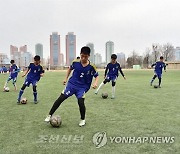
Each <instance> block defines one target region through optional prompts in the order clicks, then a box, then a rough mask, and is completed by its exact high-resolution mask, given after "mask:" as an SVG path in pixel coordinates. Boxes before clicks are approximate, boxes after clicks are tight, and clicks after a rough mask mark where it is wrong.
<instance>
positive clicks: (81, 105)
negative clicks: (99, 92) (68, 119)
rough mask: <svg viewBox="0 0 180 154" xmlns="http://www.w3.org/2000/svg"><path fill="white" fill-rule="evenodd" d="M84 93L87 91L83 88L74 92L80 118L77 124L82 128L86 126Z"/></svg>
mask: <svg viewBox="0 0 180 154" xmlns="http://www.w3.org/2000/svg"><path fill="white" fill-rule="evenodd" d="M86 92H87V90H86V89H84V88H81V89H79V88H77V89H76V92H75V95H76V97H77V100H78V105H79V112H80V116H81V120H80V122H79V126H80V127H81V126H84V125H85V124H86V122H85V114H86V107H85V104H84V101H85V93H86Z"/></svg>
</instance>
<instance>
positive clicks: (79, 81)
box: [45, 46, 98, 126]
mask: <svg viewBox="0 0 180 154" xmlns="http://www.w3.org/2000/svg"><path fill="white" fill-rule="evenodd" d="M89 57H90V48H89V47H86V46H85V47H82V48H81V52H80V59H76V60H74V61H73V62H72V64H71V66H70V68H69V69H68V71H67V75H66V78H65V80H64V81H63V84H66V82H67V80H68V77H69V75H70V74H71V71H72V70H74V71H73V74H72V76H71V77H70V79H69V80H68V82H67V85H66V88H65V90H63V91H62V93H61V95H60V96H59V98H58V99H57V100H56V101H55V102H54V104H53V106H52V108H51V110H50V112H49V115H48V116H47V117H46V119H45V122H49V121H50V118H51V116H52V115H53V114H54V112H55V111H56V110H57V108H58V107H59V106H60V105H61V103H62V102H63V101H64V100H66V99H67V98H68V97H70V96H72V95H73V94H75V96H76V98H77V101H78V105H79V111H80V115H81V120H80V122H79V126H84V125H85V113H86V107H85V104H84V101H85V93H87V92H88V90H89V89H90V87H91V83H92V79H93V77H95V81H94V84H93V88H96V87H97V82H98V72H97V71H96V67H95V65H93V64H91V63H90V61H89V60H88V59H89Z"/></svg>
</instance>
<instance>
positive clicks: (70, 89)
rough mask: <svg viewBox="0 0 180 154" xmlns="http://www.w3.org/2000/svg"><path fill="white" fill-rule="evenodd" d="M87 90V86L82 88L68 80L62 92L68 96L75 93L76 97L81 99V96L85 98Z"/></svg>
mask: <svg viewBox="0 0 180 154" xmlns="http://www.w3.org/2000/svg"><path fill="white" fill-rule="evenodd" d="M87 91H88V89H87V88H80V87H77V86H74V85H73V84H71V83H69V82H68V83H67V86H66V88H65V89H64V90H63V92H62V94H64V95H65V96H66V97H70V96H72V95H74V94H75V96H76V98H77V99H79V98H85V93H86V92H87Z"/></svg>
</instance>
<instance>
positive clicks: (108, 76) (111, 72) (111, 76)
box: [95, 54, 126, 99]
mask: <svg viewBox="0 0 180 154" xmlns="http://www.w3.org/2000/svg"><path fill="white" fill-rule="evenodd" d="M116 59H117V55H116V54H112V55H111V62H110V63H109V64H108V65H107V66H106V70H105V74H104V79H105V80H104V81H103V82H102V83H101V84H100V85H99V87H98V89H97V90H96V92H95V94H98V92H99V90H100V88H102V87H103V86H104V85H105V84H106V83H107V82H110V81H112V97H111V99H114V98H115V85H116V80H117V78H118V76H119V72H120V73H121V75H122V76H123V78H124V79H125V80H126V77H125V76H124V73H123V71H122V69H121V67H120V64H119V63H118V62H117V61H116Z"/></svg>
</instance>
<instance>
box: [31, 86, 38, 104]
mask: <svg viewBox="0 0 180 154" xmlns="http://www.w3.org/2000/svg"><path fill="white" fill-rule="evenodd" d="M32 88H33V95H34V103H35V104H37V103H38V101H37V86H36V85H33V87H32Z"/></svg>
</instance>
